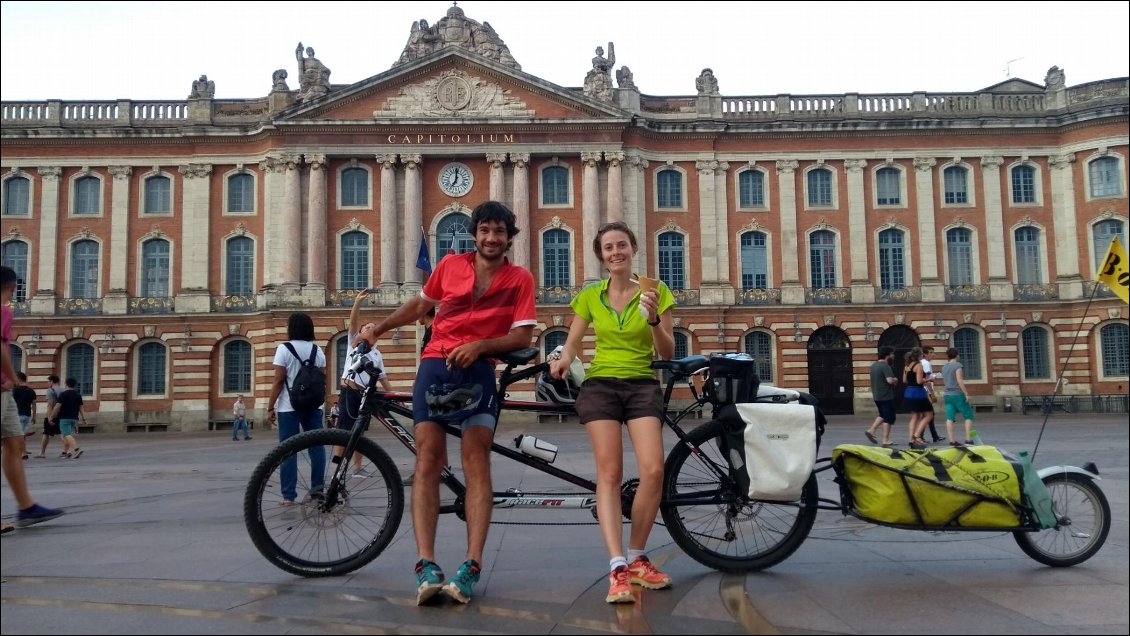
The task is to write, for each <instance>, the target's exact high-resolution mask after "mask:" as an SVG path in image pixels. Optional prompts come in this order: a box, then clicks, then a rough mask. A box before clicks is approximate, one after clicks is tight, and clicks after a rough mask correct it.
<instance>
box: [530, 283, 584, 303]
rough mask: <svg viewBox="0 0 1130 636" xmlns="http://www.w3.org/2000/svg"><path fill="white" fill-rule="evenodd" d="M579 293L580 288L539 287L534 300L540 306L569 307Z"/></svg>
mask: <svg viewBox="0 0 1130 636" xmlns="http://www.w3.org/2000/svg"><path fill="white" fill-rule="evenodd" d="M579 291H581V290H580V288H578V287H539V288H538V290H537V294H536V295H535V296H534V300H535V302H537V303H538V304H539V305H568V304H569V303H570V302H572V301H573V297H574V296H576V295H577V292H579Z"/></svg>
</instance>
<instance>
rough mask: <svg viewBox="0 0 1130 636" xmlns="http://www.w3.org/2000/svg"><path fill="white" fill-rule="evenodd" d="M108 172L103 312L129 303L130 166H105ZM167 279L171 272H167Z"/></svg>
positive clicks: (118, 309)
mask: <svg viewBox="0 0 1130 636" xmlns="http://www.w3.org/2000/svg"><path fill="white" fill-rule="evenodd" d="M106 170H107V171H108V172H109V173H110V176H111V180H110V250H109V253H107V254H106V255H105V259H106V262H107V264H108V265H109V267H110V288H109V289H108V290H107V291H106V295H105V297H104V298H103V299H102V313H104V314H110V315H115V314H117V315H121V314H125V313H126V312H127V310H128V305H129V292H128V291H127V290H126V267H127V265H128V263H129V254H130V252H131V251H132V250H130V249H129V245H128V243H129V182H130V175H131V174H133V168H131V167H130V166H107V168H106ZM169 274H170V276H169V278H170V282H171V279H172V276H171V274H172V272H169Z"/></svg>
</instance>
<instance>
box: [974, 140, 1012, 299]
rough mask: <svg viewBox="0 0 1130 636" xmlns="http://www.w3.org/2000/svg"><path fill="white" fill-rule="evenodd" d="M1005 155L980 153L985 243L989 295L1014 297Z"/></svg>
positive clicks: (991, 296) (1002, 297)
mask: <svg viewBox="0 0 1130 636" xmlns="http://www.w3.org/2000/svg"><path fill="white" fill-rule="evenodd" d="M1002 164H1004V157H991V156H990V157H981V180H982V182H983V183H984V184H985V238H984V241H985V246H986V248H987V251H988V255H989V298H990V299H991V300H1012V295H1013V292H1012V282H1011V281H1009V280H1008V274H1007V271H1008V270H1007V269H1005V257H1004V246H1005V244H1006V243H1005V240H1006V238H1007V237H1005V232H1004V208H1003V206H1004V202H1003V200H1002V199H1001V165H1002Z"/></svg>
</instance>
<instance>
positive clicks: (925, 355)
mask: <svg viewBox="0 0 1130 636" xmlns="http://www.w3.org/2000/svg"><path fill="white" fill-rule="evenodd" d="M933 353H934V348H933V347H926V346H924V347H922V360H921V362H922V375H924V376H926V384H925V387H926V399H928V400H929V401H930V408H931V411H930V412H929V413H927V414H926V422H927V423H928V424H929V425H930V436H931V438H933V441H934V443H935V444H937V443H938V442H944V441H946V438H944V437H941V436H939V435H938V429H936V428H934V411H933V408H934V404H936V403H937V401H938V398H937V394H936V393H934V365H932V364H930V356H931V355H932V354H933Z"/></svg>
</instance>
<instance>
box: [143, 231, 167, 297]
mask: <svg viewBox="0 0 1130 636" xmlns="http://www.w3.org/2000/svg"><path fill="white" fill-rule="evenodd" d="M141 296H142V298H167V297H168V296H169V242H168V241H166V240H164V239H150V240H148V241H145V242H144V243H142V244H141Z"/></svg>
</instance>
